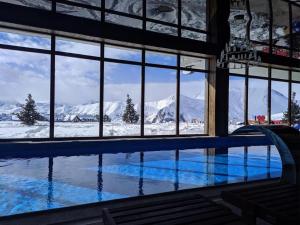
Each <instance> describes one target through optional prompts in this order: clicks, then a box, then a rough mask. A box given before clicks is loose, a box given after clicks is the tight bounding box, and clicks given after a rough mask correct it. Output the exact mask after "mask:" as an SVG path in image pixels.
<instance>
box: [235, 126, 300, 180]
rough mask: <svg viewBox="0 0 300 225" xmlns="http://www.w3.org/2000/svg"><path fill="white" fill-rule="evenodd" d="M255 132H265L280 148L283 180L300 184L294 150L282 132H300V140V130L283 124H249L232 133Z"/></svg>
mask: <svg viewBox="0 0 300 225" xmlns="http://www.w3.org/2000/svg"><path fill="white" fill-rule="evenodd" d="M253 132H256V133H257V132H260V133H262V134H264V135H265V136H266V137H267V138H269V139H270V140H271V141H272V143H273V144H274V145H275V146H276V148H277V149H278V152H279V154H280V157H281V161H282V177H281V180H282V181H284V182H288V183H291V184H300V174H299V172H300V171H299V170H298V174H297V164H296V161H295V159H294V157H293V152H292V151H291V149H290V148H289V147H288V146H287V144H286V143H285V141H284V140H283V138H282V137H281V135H282V134H293V135H295V134H298V135H299V142H300V133H299V131H298V130H296V129H294V128H292V127H288V126H283V125H248V126H244V127H241V128H238V129H237V130H235V131H234V132H233V133H232V135H241V134H247V133H248V134H249V133H253ZM298 163H299V164H300V162H298Z"/></svg>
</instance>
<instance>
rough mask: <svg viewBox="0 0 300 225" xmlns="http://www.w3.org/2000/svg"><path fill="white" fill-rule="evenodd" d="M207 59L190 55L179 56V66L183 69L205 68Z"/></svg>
mask: <svg viewBox="0 0 300 225" xmlns="http://www.w3.org/2000/svg"><path fill="white" fill-rule="evenodd" d="M207 64H208V62H207V59H202V58H196V57H191V56H184V55H182V56H180V67H182V68H185V69H200V70H206V69H207V68H206V67H207Z"/></svg>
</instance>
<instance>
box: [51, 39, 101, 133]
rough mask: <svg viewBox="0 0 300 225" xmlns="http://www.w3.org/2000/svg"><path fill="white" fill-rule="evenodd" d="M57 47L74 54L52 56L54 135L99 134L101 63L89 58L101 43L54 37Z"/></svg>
mask: <svg viewBox="0 0 300 225" xmlns="http://www.w3.org/2000/svg"><path fill="white" fill-rule="evenodd" d="M56 50H57V51H58V54H59V52H67V53H70V54H74V55H70V56H60V55H58V56H56V58H55V68H56V71H55V84H56V85H55V137H82V136H84V137H96V136H99V116H100V106H99V100H100V97H99V95H100V62H99V60H96V59H95V60H91V59H88V57H89V56H100V45H99V44H95V43H90V44H88V43H87V42H79V41H74V40H73V41H70V40H65V39H57V41H56ZM76 54H78V58H77V57H76ZM79 54H80V55H87V56H86V57H87V58H86V59H85V58H84V57H80V58H79ZM71 56H72V57H71Z"/></svg>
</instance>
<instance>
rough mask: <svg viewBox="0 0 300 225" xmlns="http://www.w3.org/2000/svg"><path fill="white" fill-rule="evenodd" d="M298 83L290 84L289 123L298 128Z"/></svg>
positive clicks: (299, 124) (299, 125)
mask: <svg viewBox="0 0 300 225" xmlns="http://www.w3.org/2000/svg"><path fill="white" fill-rule="evenodd" d="M299 104H300V84H298V83H293V84H292V98H291V124H292V125H293V126H294V127H295V128H296V129H298V130H300V106H299Z"/></svg>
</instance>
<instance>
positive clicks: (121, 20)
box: [105, 13, 143, 29]
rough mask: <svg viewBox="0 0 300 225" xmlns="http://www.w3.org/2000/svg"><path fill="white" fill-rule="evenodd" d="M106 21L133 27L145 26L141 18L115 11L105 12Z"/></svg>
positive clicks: (140, 27)
mask: <svg viewBox="0 0 300 225" xmlns="http://www.w3.org/2000/svg"><path fill="white" fill-rule="evenodd" d="M105 21H106V22H109V23H114V24H117V25H122V26H127V27H133V28H139V29H142V28H143V21H142V20H139V19H134V18H129V17H126V16H119V15H116V14H113V13H106V14H105Z"/></svg>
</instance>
